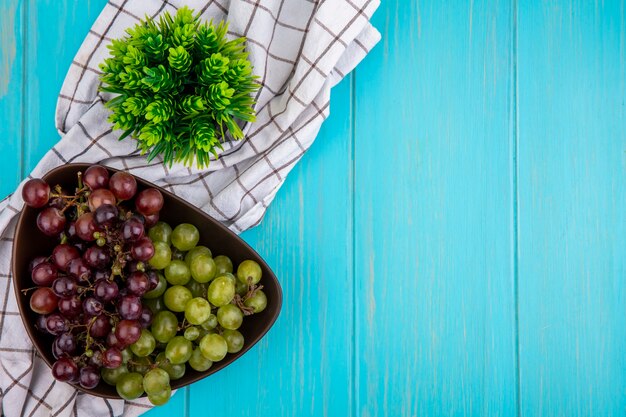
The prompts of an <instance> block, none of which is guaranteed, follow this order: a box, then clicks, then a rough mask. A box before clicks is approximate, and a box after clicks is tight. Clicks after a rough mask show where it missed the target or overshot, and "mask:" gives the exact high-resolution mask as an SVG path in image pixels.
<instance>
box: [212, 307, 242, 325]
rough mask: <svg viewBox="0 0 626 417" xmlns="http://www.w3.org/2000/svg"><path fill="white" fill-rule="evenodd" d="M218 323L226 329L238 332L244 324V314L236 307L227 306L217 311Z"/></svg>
mask: <svg viewBox="0 0 626 417" xmlns="http://www.w3.org/2000/svg"><path fill="white" fill-rule="evenodd" d="M217 321H218V322H219V324H220V325H221V326H222V327H223V328H225V329H230V330H236V329H238V328H239V326H241V323H243V312H242V311H241V310H240V309H239V307H237V306H235V305H232V304H226V305H224V306H221V307H220V308H219V309H217Z"/></svg>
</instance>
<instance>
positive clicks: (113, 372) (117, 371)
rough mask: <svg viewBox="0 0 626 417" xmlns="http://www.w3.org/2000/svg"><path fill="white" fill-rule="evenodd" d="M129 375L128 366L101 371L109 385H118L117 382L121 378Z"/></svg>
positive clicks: (123, 365)
mask: <svg viewBox="0 0 626 417" xmlns="http://www.w3.org/2000/svg"><path fill="white" fill-rule="evenodd" d="M127 373H128V367H126V364H122V365H121V366H118V367H117V368H114V369H107V368H102V369H101V370H100V375H102V379H103V380H104V382H106V383H107V384H109V385H115V384H117V381H119V379H120V377H121V376H122V375H124V374H127Z"/></svg>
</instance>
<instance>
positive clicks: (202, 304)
mask: <svg viewBox="0 0 626 417" xmlns="http://www.w3.org/2000/svg"><path fill="white" fill-rule="evenodd" d="M233 307H235V306H233ZM221 308H222V307H220V309H221ZM235 308H237V307H235ZM210 315H211V305H210V304H209V302H208V301H207V300H206V298H201V297H196V298H193V299H191V300H189V302H187V304H186V305H185V318H186V319H187V321H188V322H189V323H191V324H202V323H204V322H205V321H207V320H208V319H209V316H210ZM218 317H219V316H218Z"/></svg>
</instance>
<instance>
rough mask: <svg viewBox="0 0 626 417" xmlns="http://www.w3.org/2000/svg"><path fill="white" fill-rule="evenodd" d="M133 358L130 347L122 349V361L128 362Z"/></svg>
mask: <svg viewBox="0 0 626 417" xmlns="http://www.w3.org/2000/svg"><path fill="white" fill-rule="evenodd" d="M132 358H133V351H132V350H130V348H126V349H122V363H128V361H129V360H131V359H132Z"/></svg>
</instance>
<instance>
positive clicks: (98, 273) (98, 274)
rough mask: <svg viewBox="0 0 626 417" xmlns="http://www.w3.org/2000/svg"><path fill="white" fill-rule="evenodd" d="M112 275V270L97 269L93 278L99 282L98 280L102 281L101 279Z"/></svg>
mask: <svg viewBox="0 0 626 417" xmlns="http://www.w3.org/2000/svg"><path fill="white" fill-rule="evenodd" d="M110 275H111V272H108V271H102V270H100V271H96V272H94V274H93V280H94V281H96V282H97V281H100V280H101V279H107V278H109V276H110Z"/></svg>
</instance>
